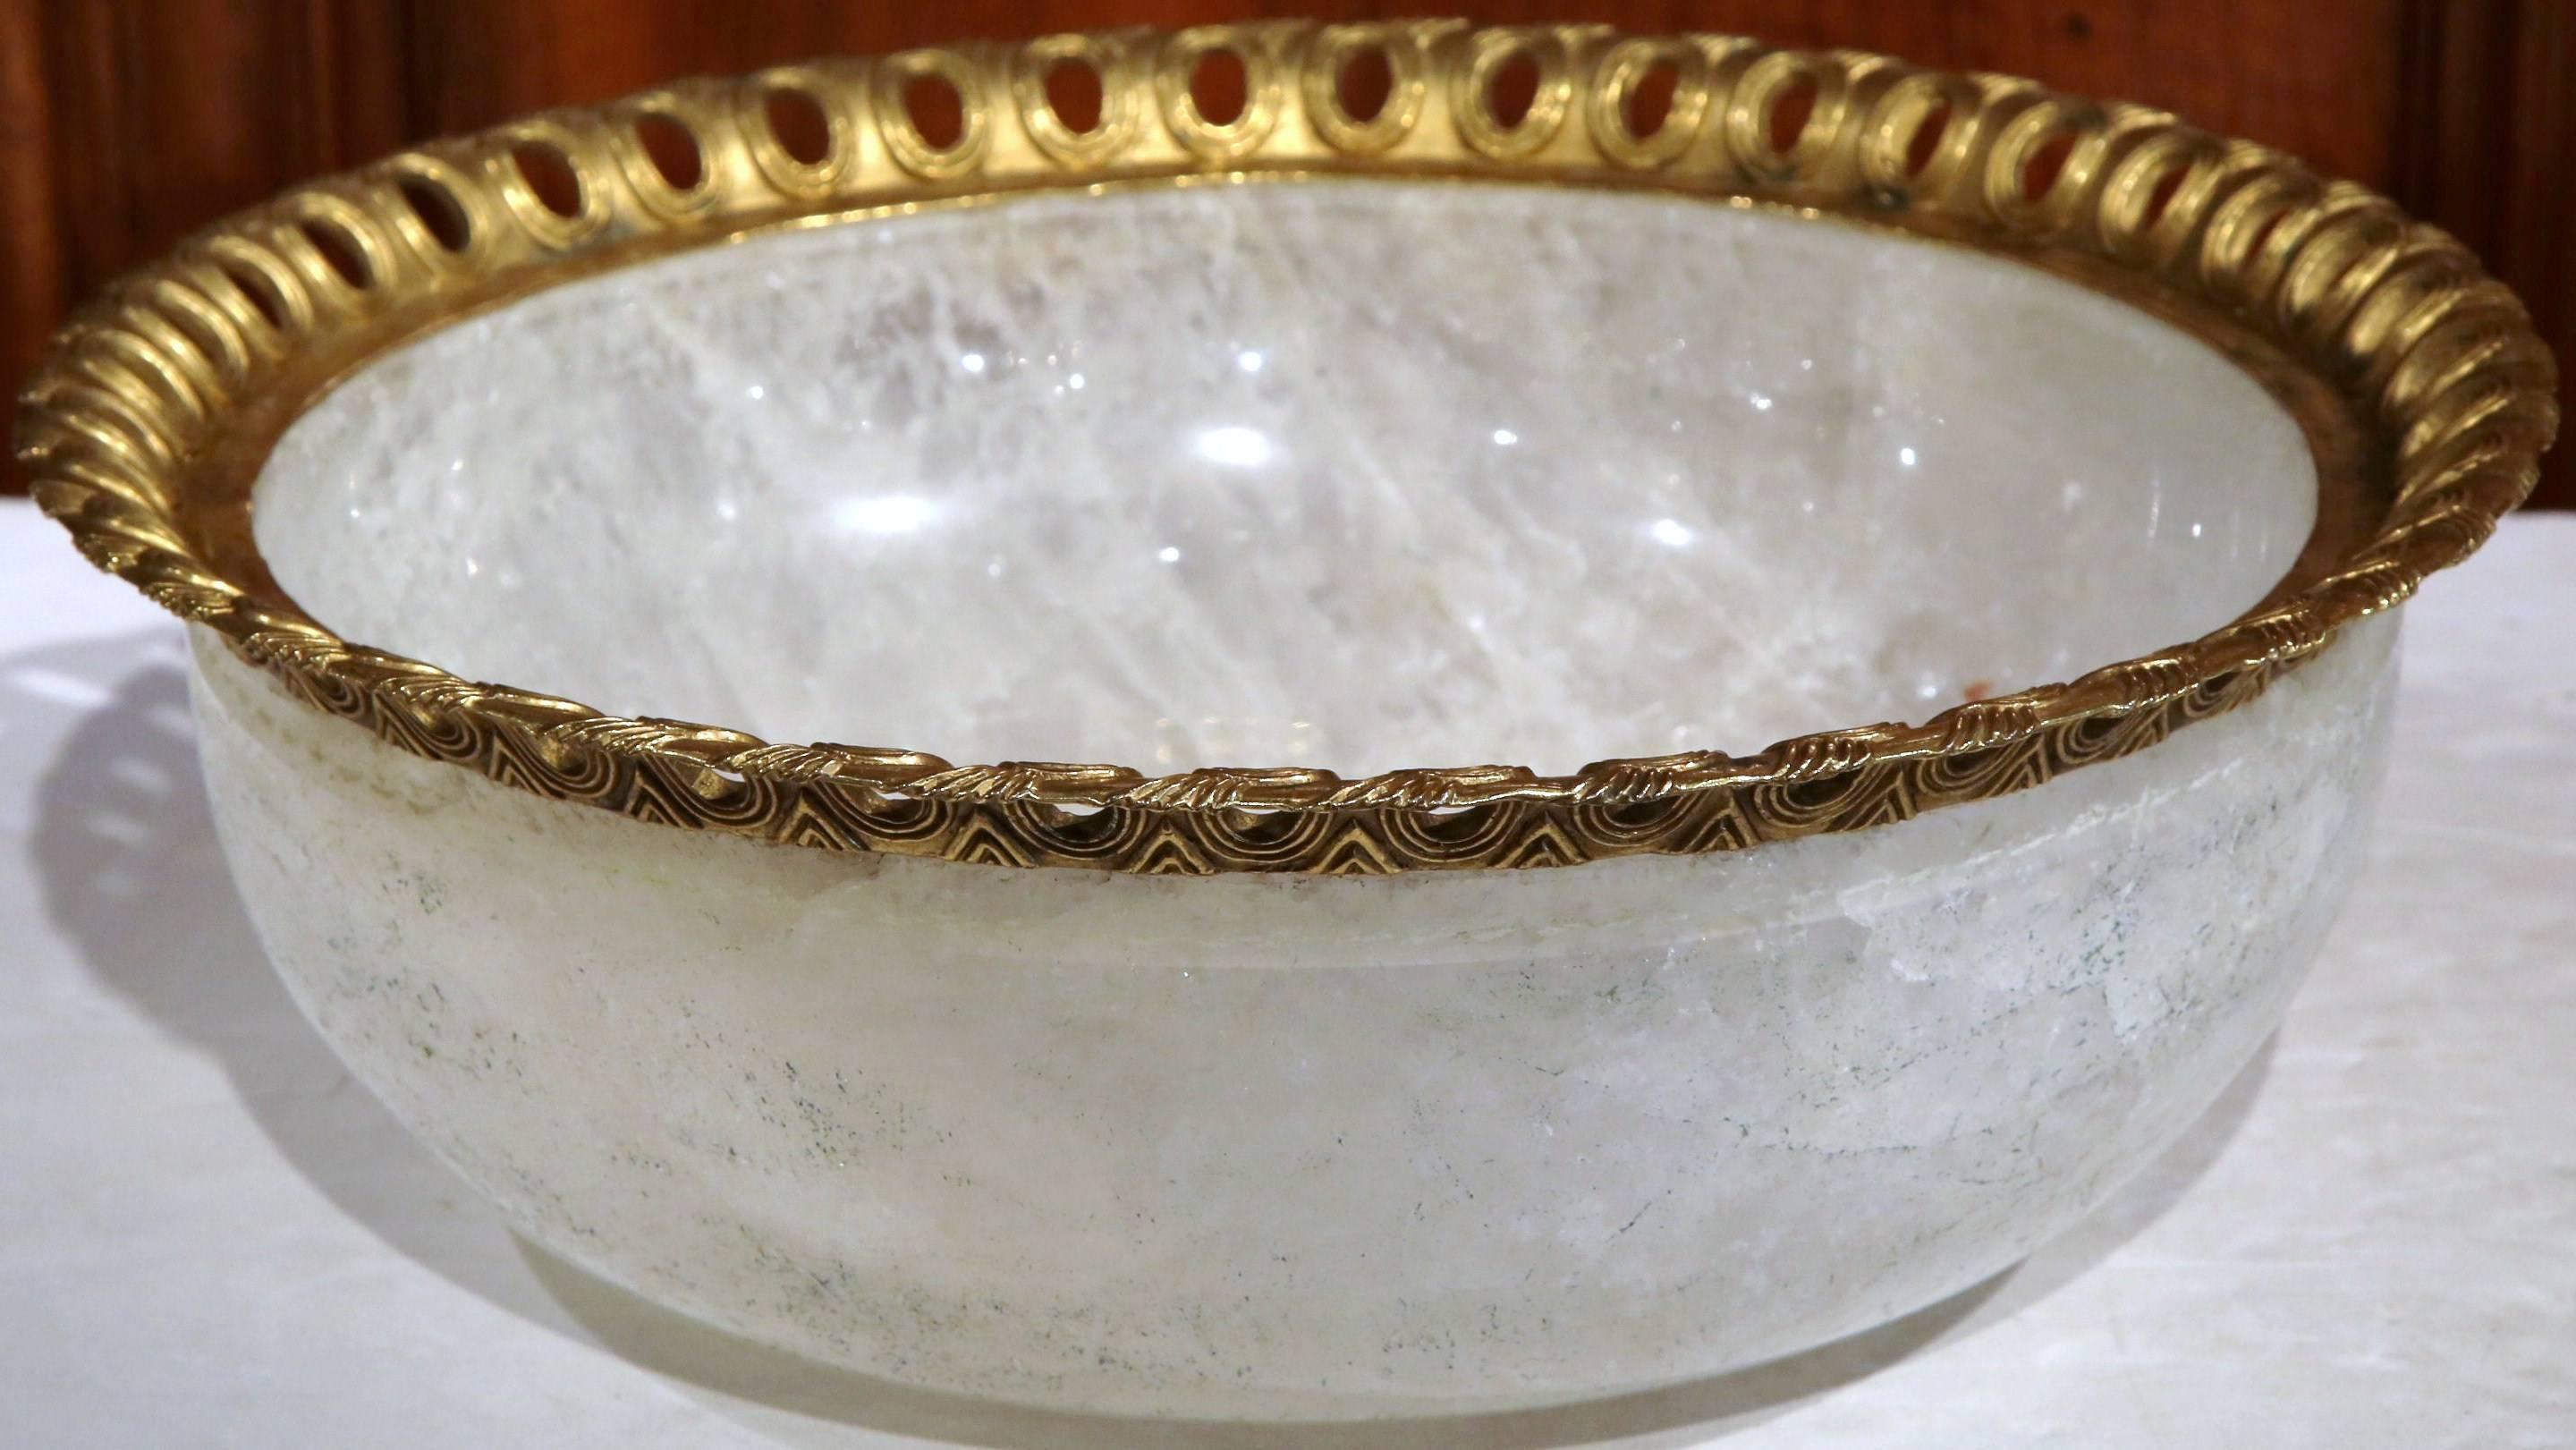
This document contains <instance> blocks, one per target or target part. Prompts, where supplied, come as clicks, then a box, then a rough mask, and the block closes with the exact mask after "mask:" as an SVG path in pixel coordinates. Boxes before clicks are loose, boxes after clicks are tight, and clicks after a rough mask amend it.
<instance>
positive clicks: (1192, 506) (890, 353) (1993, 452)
mask: <svg viewBox="0 0 2576 1450" xmlns="http://www.w3.org/2000/svg"><path fill="white" fill-rule="evenodd" d="M2316 511H2317V478H2316V468H2315V463H2314V460H2313V457H2312V455H2311V452H2310V449H2309V447H2308V444H2307V442H2306V439H2305V437H2304V436H2303V434H2302V432H2301V430H2300V428H2299V425H2298V424H2297V422H2296V421H2295V420H2294V419H2293V418H2292V417H2291V416H2290V414H2289V413H2288V411H2287V410H2286V409H2284V408H2283V407H2282V406H2281V405H2280V404H2279V403H2278V402H2276V401H2275V400H2274V399H2273V398H2272V397H2271V396H2270V395H2269V394H2268V393H2267V392H2266V391H2265V390H2264V389H2263V388H2262V387H2261V386H2260V385H2259V384H2258V383H2257V382H2256V381H2255V380H2254V379H2253V378H2252V377H2250V376H2249V375H2248V374H2246V373H2245V372H2244V371H2242V370H2241V369H2239V368H2238V367H2237V366H2236V365H2235V364H2233V363H2231V362H2229V361H2228V360H2227V359H2226V358H2224V357H2223V356H2221V355H2220V354H2219V353H2218V352H2217V351H2215V350H2214V349H2213V348H2211V347H2210V346H2208V345H2207V344H2205V343H2203V342H2201V341H2200V340H2198V339H2196V338H2194V337H2191V336H2190V335H2188V334H2186V333H2184V332H2182V331H2180V330H2179V329H2177V328H2174V327H2172V326H2170V325H2168V324H2166V323H2164V322H2161V321H2158V320H2156V319H2155V318H2153V317H2150V316H2148V315H2147V314H2145V313H2143V312H2141V311H2138V310H2136V309H2135V308H2132V307H2130V306H2127V305H2125V304H2123V303H2120V302H2117V301H2114V300H2112V299H2110V298H2107V297H2105V296H2102V295H2100V294H2097V293H2095V292H2092V291H2089V290H2087V289H2085V288H2082V287H2080V286H2077V285H2075V284H2073V283H2071V282H2067V281H2064V280H2061V279H2059V278H2057V277H2054V276H2051V275H2048V274H2045V273H2043V272H2041V271H2039V270H2037V269H2035V268H2031V267H2028V266H2024V265H2021V264H2018V263H2015V262H2011V261H2008V260H2003V259H1999V258H1995V257H1991V256H1987V255H1983V254H1980V253H1978V252H1975V251H1972V250H1968V249H1965V248H1961V247H1956V246H1950V245H1945V244H1941V243H1937V242H1931V241H1926V240H1922V239H1919V238H1914V237H1909V236H1903V235H1897V234H1893V233H1887V232H1881V231H1877V230H1874V229H1867V228H1863V227H1859V226H1855V225H1850V224H1845V223H1841V222H1836V221H1832V220H1820V219H1814V218H1802V217H1799V216H1795V215H1792V214H1788V213H1785V212H1778V211H1772V210H1763V209H1754V208H1747V207H1741V206H1732V205H1726V204H1721V203H1715V202H1709V201H1702V200H1694V199H1688V198H1679V197H1671V196H1659V195H1644V194H1630V193H1617V192H1609V191H1591V190H1579V189H1568V188H1530V187H1520V186H1501V185H1469V184H1463V183H1453V182H1441V181H1429V180H1424V181H1393V180H1385V179H1370V180H1366V181H1328V180H1305V181H1298V182H1281V183H1275V184H1261V185H1212V186H1193V187H1186V188H1176V187H1156V188H1150V189H1142V190H1129V191H1113V192H1108V193H1106V194H1101V195H1087V194H1064V193H1058V194H1049V195H1032V196H1024V197H1020V198H1016V199H1010V200H1006V201H1000V202H996V203H992V204H988V205H983V206H975V207H965V208H957V209H950V210H942V211H933V212H925V213H919V214H913V215H904V216H892V217H879V218H870V219H858V220H851V221H847V222H843V223H839V224H834V225H827V226H811V227H804V228H799V229H793V230H785V231H778V232H773V233H769V234H765V235H760V236H756V237H753V238H750V239H746V240H743V241H740V242H738V243H735V244H732V245H726V246H718V247H712V248H706V249H702V250H697V251H692V252H686V253H682V254H679V255H676V256H671V257H667V258H664V259H661V260H658V261H654V262H650V263H646V264H642V265H637V266H631V267H626V268H621V269H618V270H614V271H610V272H605V273H601V274H598V275H595V276H591V277H588V278H585V279H582V280H578V281H573V282H570V283H567V284H565V285H562V286H559V287H556V288H554V289H551V290H548V291H545V292H542V293H538V294H536V295H533V296H530V297H527V298H524V299H522V300H519V301H517V302H514V303H511V304H509V305H507V306H504V307H501V308H499V309H497V310H494V311H491V312H488V313H485V314H483V315H480V316H478V317H474V318H472V319H469V320H467V321H464V322H461V323H459V324H457V325H454V326H452V327H449V328H446V329H444V330H442V331H439V332H436V333H433V334H431V335H429V336H426V337H424V338H421V339H419V340H416V341H414V342H411V343H409V344H406V345H404V346H402V347H400V348H397V349H395V350H394V351H392V352H390V353H388V354H386V355H384V356H383V357H381V358H379V359H377V360H376V361H374V362H372V363H370V364H369V365H367V366H366V367H365V368H363V369H361V370H360V371H359V372H357V373H356V374H354V375H353V376H352V377H350V378H349V379H347V380H346V381H345V382H343V383H342V384H341V385H340V386H338V387H337V388H336V389H334V390H333V391H332V392H331V393H329V394H328V395H327V396H325V397H324V398H322V399H321V400H320V401H319V402H318V403H317V404H316V405H315V406H314V407H313V408H312V409H311V410H310V411H309V412H307V413H306V414H305V416H303V417H302V418H301V419H299V420H298V421H297V422H296V423H295V424H294V426H293V427H292V428H290V429H289V430H288V431H287V433H286V434H285V436H284V437H283V439H282V440H281V441H280V443H279V445H278V447H277V448H276V450H275V452H274V454H273V455H272V456H271V458H270V459H269V461H268V463H267V464H266V466H265V468H264V469H263V471H262V472H261V474H260V477H259V479H258V482H257V485H256V488H255V491H254V495H253V524H254V529H255V534H256V538H257V541H258V543H259V546H260V548H261V551H262V552H263V554H264V555H265V556H266V559H267V561H268V564H269V567H270V569H271V571H272V573H273V574H274V575H275V577H276V579H277V580H278V582H279V583H280V584H281V585H282V586H283V587H284V588H285V589H287V591H288V592H289V593H291V594H292V595H294V596H295V598H296V599H297V601H298V602H299V603H300V604H302V605H303V606H304V607H305V608H306V609H307V610H309V611H310V612H312V613H313V615H314V616H315V617H317V618H318V619H320V620H322V621H323V622H324V623H326V624H328V625H330V626H332V627H333V628H334V629H336V630H338V631H339V632H341V633H342V634H343V635H345V636H347V637H348V638H351V639H355V640H359V641H362V642H364V643H367V644H371V645H375V646H378V647H381V648H386V649H391V650H395V651H398V652H401V653H404V654H409V655H413V656H416V657H419V658H422V659H427V660H430V661H432V662H435V663H437V664H440V665H442V666H445V667H446V668H448V669H450V670H453V671H455V672H456V673H458V674H461V675H465V676H467V677H469V678H480V679H489V680H501V681H506V682H508V683H511V684H514V685H519V686H523V687H526V688H530V689H535V690H541V691H545V692H547V693H550V694H556V695H565V696H569V697H571V698H574V699H578V700H581V701H583V702H584V703H586V704H590V705H593V706H596V707H599V708H601V709H604V710H608V711H611V712H614V713H619V714H632V715H662V716H675V717H679V718H684V719H693V720H700V721H706V722H710V723H717V724H723V725H729V726H734V727H737V728H741V729H747V730H751V731H754V732H756V733H759V734H762V735H765V736H767V737H769V738H771V739H775V740H816V739H820V740H838V741H844V742H849V743H857V744H871V745H891V746H903V747H910V748H917V749H926V750H933V751H937V752H939V753H940V754H943V755H945V756H947V757H948V758H950V759H951V760H955V761H959V762H965V761H991V760H1005V759H1042V760H1103V761H1116V762H1119V763H1122V764H1129V765H1135V766H1139V767H1141V768H1144V769H1146V770H1148V771H1165V770H1179V769H1185V768H1189V767H1192V766H1199V765H1215V764H1236V765H1281V764H1311V765H1321V766H1329V767H1331V768H1333V769H1335V770H1338V771H1341V772H1343V773H1344V774H1349V775H1356V774H1362V773H1368V772H1373V771H1378V770H1384V769H1390V768H1395V767H1399V766H1406V765H1435V764H1436V765H1451V764H1466V763H1475V762H1489V761H1490V762H1506V763H1513V764H1526V765H1532V766H1536V767H1538V768H1539V769H1541V770H1543V771H1565V770H1571V769H1573V768H1575V767H1576V766H1579V765H1581V764H1583V763H1584V762H1586V761H1590V760H1594V759H1599V758H1603V757H1608V756H1616V755H1646V754H1658V753H1663V752H1666V751H1672V750H1676V749H1684V748H1697V747H1708V746H1714V747H1720V748H1727V749H1733V750H1738V751H1745V750H1751V749H1753V748H1755V747H1757V746H1760V745H1763V744H1767V743H1768V742H1770V741H1772V740H1774V739H1777V738H1780V737H1782V736H1786V735H1791V734H1797V733H1801V732H1805V731H1810V730H1821V729H1830V728H1835V727H1838V726H1844V725H1853V724H1861V723H1866V722H1870V721H1876V720H1890V719H1919V718H1921V717H1923V716H1925V715H1928V714H1931V713H1933V712H1935V711H1937V710H1939V709H1941V708H1944V707H1946V706H1948V705H1950V704H1954V703H1956V702H1957V701H1958V700H1960V699H1961V698H1963V697H1973V696H1976V695H1980V694H1986V693H2001V692H2004V691H2009V690H2013V689H2018V688H2020V687H2022V686H2025V685H2031V684H2037V683H2041V682H2044V681H2047V680H2051V679H2062V678H2066V677H2068V676H2070V675H2073V674H2077V673H2080V672H2082V671H2083V670H2085V669H2088V668H2091V667H2093V666H2095V665H2099V664H2103V663H2107V662H2110V661H2112V660H2116V659H2121V658H2125V657H2128V656H2132V655H2137V654H2143V653H2146V652H2149V651H2152V650H2155V649H2159V648H2162V647H2164V646H2167V645H2170V644H2173V643H2175V642H2178V641H2181V640H2185V639H2189V638H2192V637H2194V636H2197V635H2199V634H2202V633H2205V632H2207V631H2208V630H2210V629H2213V628H2215V627H2217V626H2219V625H2221V624H2223V623H2225V622H2226V621H2227V620H2228V619H2230V618H2232V617H2233V616H2235V615H2236V614H2238V613H2240V612H2241V611H2243V610H2244V609H2245V608H2246V607H2248V606H2249V605H2251V604H2253V603H2254V602H2256V601H2257V600H2258V599H2259V598H2260V597H2261V596H2262V595H2263V594H2264V593H2265V592H2266V591H2267V590H2269V589H2270V587H2271V586H2272V585H2273V584H2274V583H2275V582H2276V581H2278V580H2279V579H2280V578H2281V576H2282V575H2283V573H2284V572H2285V571H2286V570H2287V569H2288V568H2289V567H2290V565H2291V564H2292V562H2293V561H2294V560H2295V559H2296V557H2297V556H2298V554H2299V552H2300V550H2301V547H2302V546H2303V544H2304V543H2305V542H2306V541H2307V538H2308V535H2309V531H2310V529H2311V527H2312V525H2313V524H2314V522H2315V519H2316Z"/></svg>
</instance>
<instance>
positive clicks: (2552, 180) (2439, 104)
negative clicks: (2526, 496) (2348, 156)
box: [2393, 0, 2576, 508]
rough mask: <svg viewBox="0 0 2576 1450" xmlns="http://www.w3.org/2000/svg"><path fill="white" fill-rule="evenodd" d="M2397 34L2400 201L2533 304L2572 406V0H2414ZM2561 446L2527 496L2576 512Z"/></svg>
mask: <svg viewBox="0 0 2576 1450" xmlns="http://www.w3.org/2000/svg"><path fill="white" fill-rule="evenodd" d="M2415 11H2416V13H2415V14H2414V15H2413V16H2411V17H2410V23H2409V25H2408V28H2407V32H2406V34H2405V37H2404V41H2403V44H2402V46H2401V50H2402V53H2403V57H2404V62H2405V67H2406V69H2405V73H2404V78H2403V82H2402V86H2403V91H2402V94H2403V97H2404V99H2403V101H2402V102H2401V104H2402V105H2403V107H2404V110H2405V113H2406V114H2407V115H2408V117H2409V118H2410V124H2409V125H2407V126H2406V127H2405V128H2403V129H2402V130H2401V131H2400V133H2399V136H2398V142H2399V145H2398V152H2397V158H2396V174H2395V176H2394V178H2393V184H2394V186H2395V188H2396V192H2397V195H2398V198H2399V199H2400V200H2402V201H2404V202H2405V203H2406V204H2407V205H2409V206H2411V207H2413V208H2415V209H2416V210H2417V211H2419V212H2421V213H2422V214H2423V215H2425V216H2426V217H2429V218H2431V219H2432V220H2434V221H2436V222H2439V223H2441V224H2442V225H2443V226H2444V227H2447V228H2448V229H2450V231H2451V233H2452V234H2453V235H2455V236H2457V237H2458V238H2459V239H2460V240H2462V241H2464V242H2466V243H2468V244H2469V245H2470V246H2471V247H2473V248H2475V249H2476V250H2477V252H2478V254H2479V255H2480V256H2481V257H2483V258H2485V259H2486V263H2487V265H2488V266H2489V267H2491V268H2493V269H2494V270H2495V273H2496V275H2497V276H2499V277H2502V278H2503V279H2504V280H2505V281H2506V282H2508V283H2510V284H2511V285H2512V286H2513V288H2514V290H2515V291H2517V292H2519V293H2521V294H2522V297H2523V300H2524V301H2526V302H2528V303H2530V304H2531V312H2532V317H2533V320H2534V321H2536V322H2537V323H2538V324H2539V326H2540V332H2541V335H2542V336H2543V337H2546V338H2548V339H2550V341H2551V344H2552V345H2553V346H2555V347H2556V348H2557V349H2558V351H2559V354H2560V358H2561V372H2560V381H2559V394H2558V397H2559V405H2560V409H2561V411H2562V412H2566V413H2569V414H2570V415H2576V386H2571V384H2576V376H2571V372H2570V370H2569V368H2568V366H2567V364H2568V363H2569V362H2571V361H2576V194H2571V188H2570V180H2569V179H2570V177H2571V176H2576V170H2571V168H2576V13H2571V11H2576V7H2571V6H2570V5H2568V4H2566V3H2563V0H2470V3H2461V4H2443V3H2440V0H2424V3H2422V4H2419V5H2417V6H2416V7H2415ZM2571 453H2576V448H2571V447H2569V446H2568V445H2565V444H2562V445H2561V446H2560V448H2559V450H2558V454H2557V457H2556V458H2555V460H2554V461H2553V466H2552V467H2551V468H2550V469H2549V470H2548V472H2547V473H2546V474H2545V475H2544V476H2543V478H2542V481H2541V487H2540V492H2539V493H2538V494H2536V495H2534V497H2533V502H2534V503H2535V504H2538V505H2540V506H2541V507H2545V508H2569V507H2576V460H2572V459H2571V458H2570V456H2569V455H2570V454H2571Z"/></svg>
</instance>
